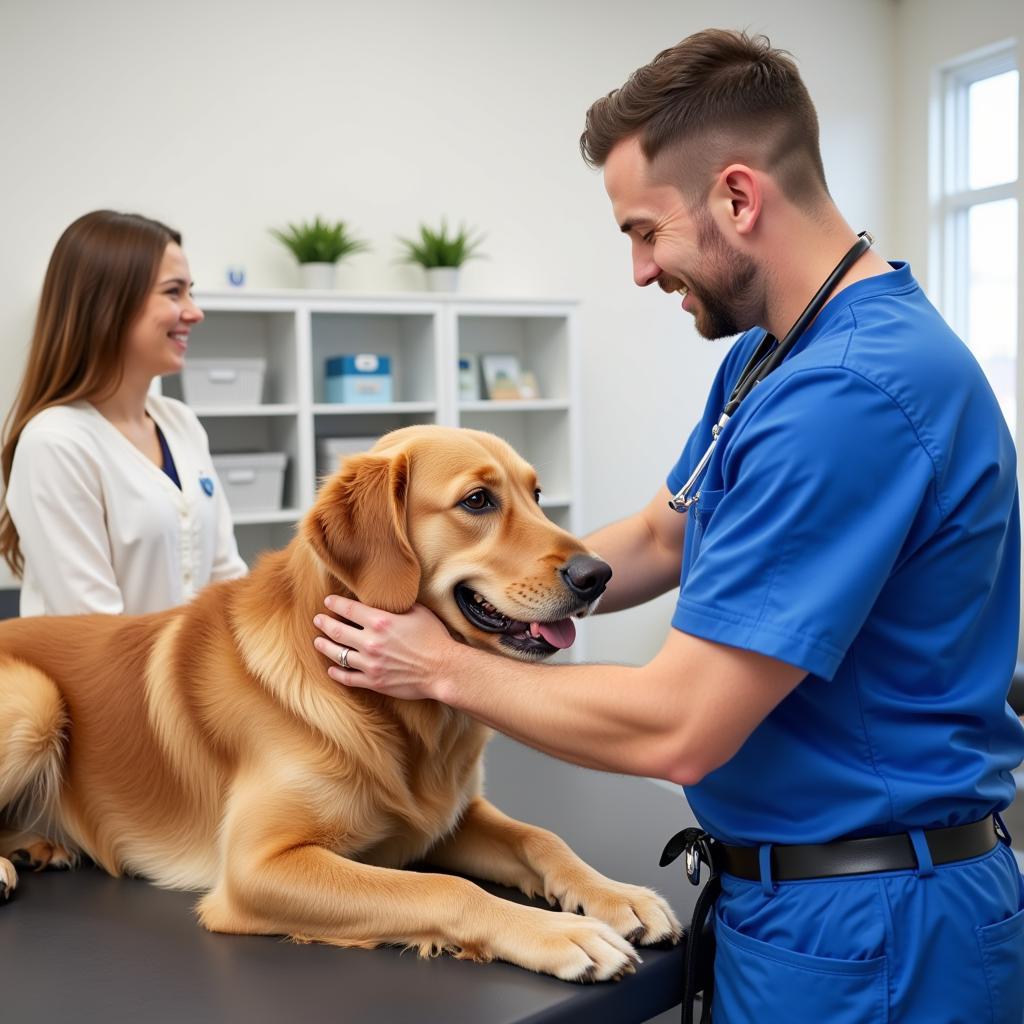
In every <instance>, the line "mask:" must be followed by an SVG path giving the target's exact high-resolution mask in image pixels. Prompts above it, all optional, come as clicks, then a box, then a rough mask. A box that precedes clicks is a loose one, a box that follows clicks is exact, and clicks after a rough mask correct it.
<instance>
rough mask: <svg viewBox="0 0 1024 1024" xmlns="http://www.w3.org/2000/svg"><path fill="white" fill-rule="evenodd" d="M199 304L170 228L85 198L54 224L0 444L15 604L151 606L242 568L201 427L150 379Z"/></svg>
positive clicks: (65, 611)
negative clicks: (75, 212) (93, 205)
mask: <svg viewBox="0 0 1024 1024" xmlns="http://www.w3.org/2000/svg"><path fill="white" fill-rule="evenodd" d="M202 319H203V314H202V311H201V310H200V309H199V308H198V307H197V306H196V304H195V303H194V302H193V301H192V296H191V276H190V273H189V268H188V263H187V261H186V259H185V254H184V253H183V251H182V249H181V236H180V235H179V234H178V232H176V231H173V230H172V229H171V228H168V227H167V226H166V225H164V224H161V223H159V222H158V221H155V220H150V219H149V218H146V217H141V216H139V215H137V214H123V213H115V212H113V211H110V210H97V211H94V212H93V213H88V214H86V215H85V216H83V217H80V218H79V219H78V220H76V221H75V222H74V223H73V224H71V225H70V227H68V228H67V229H66V230H65V232H64V233H63V235H61V237H60V239H59V241H58V242H57V245H56V248H55V249H54V251H53V255H52V256H51V258H50V263H49V266H48V268H47V271H46V277H45V279H44V282H43V293H42V297H41V299H40V303H39V313H38V316H37V318H36V325H35V331H34V334H33V338H32V344H31V347H30V349H29V355H28V364H27V366H26V370H25V375H24V378H23V380H22V382H21V387H20V389H19V391H18V395H17V398H16V400H15V403H14V406H13V407H12V409H11V411H10V413H9V414H8V417H7V420H6V422H5V424H4V435H3V448H2V452H0V468H2V470H3V477H4V481H5V482H6V485H7V489H6V494H5V495H4V503H3V505H2V506H0V555H2V556H3V558H4V559H5V561H6V562H7V564H8V565H9V566H10V567H11V569H12V571H13V572H14V573H15V574H16V575H17V576H20V577H21V579H22V590H21V614H22V615H44V614H45V615H69V614H78V613H82V612H108V613H119V612H126V613H129V614H138V613H143V612H150V611H158V610H161V609H163V608H168V607H172V606H174V605H177V604H182V603H183V602H185V601H187V600H189V599H190V598H191V597H192V596H193V594H195V592H196V591H197V590H199V589H200V588H201V587H202V586H204V585H205V584H206V583H208V582H210V581H211V580H215V579H227V578H230V577H232V576H239V575H242V574H243V573H244V572H245V571H246V567H245V563H244V562H243V561H242V560H241V558H240V557H239V554H238V549H237V546H236V544H235V539H234V534H233V532H232V527H231V515H230V512H229V509H228V505H227V502H226V500H225V498H224V495H223V493H222V491H221V488H220V484H219V481H218V480H217V477H216V474H215V473H214V471H213V466H212V463H211V459H210V451H209V442H208V440H207V437H206V432H205V431H204V430H203V428H202V426H201V425H200V423H199V420H198V419H197V418H196V416H195V414H194V413H193V412H192V411H191V410H190V409H189V408H188V407H187V406H185V405H183V404H182V403H181V402H177V401H175V400H173V399H170V398H165V397H162V396H160V395H155V394H152V393H151V390H150V387H151V384H152V382H153V380H154V378H156V377H158V376H161V375H162V374H168V373H177V372H179V371H180V370H181V368H182V366H183V365H184V360H185V352H186V349H187V348H188V338H189V332H190V330H191V328H192V327H193V326H194V325H196V324H198V323H199V322H200V321H201V320H202Z"/></svg>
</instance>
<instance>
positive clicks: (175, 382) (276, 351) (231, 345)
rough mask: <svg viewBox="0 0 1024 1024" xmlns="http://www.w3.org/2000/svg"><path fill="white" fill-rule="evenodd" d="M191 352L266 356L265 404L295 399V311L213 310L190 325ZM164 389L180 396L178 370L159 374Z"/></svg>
mask: <svg viewBox="0 0 1024 1024" xmlns="http://www.w3.org/2000/svg"><path fill="white" fill-rule="evenodd" d="M189 351H190V353H191V354H192V355H193V356H195V357H196V358H197V359H199V358H202V359H216V358H220V359H252V358H261V359H265V360H266V363H267V369H266V374H265V376H264V380H263V401H264V402H265V403H266V404H267V405H276V404H286V405H292V404H294V403H296V402H298V396H299V388H298V371H297V368H296V367H297V363H296V349H295V314H294V313H291V312H279V313H271V312H262V311H260V312H255V311H240V310H215V311H212V312H209V313H207V314H206V317H205V319H204V320H203V322H202V323H200V324H196V326H195V327H193V328H192V339H191V341H190V345H189ZM161 387H162V390H163V393H164V394H165V395H168V396H169V397H171V398H177V399H182V390H181V374H178V373H176V374H172V375H170V376H167V377H163V378H162V384H161Z"/></svg>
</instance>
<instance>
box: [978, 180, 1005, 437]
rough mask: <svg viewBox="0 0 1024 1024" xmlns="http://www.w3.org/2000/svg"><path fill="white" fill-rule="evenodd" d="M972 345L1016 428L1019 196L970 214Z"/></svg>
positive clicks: (986, 206)
mask: <svg viewBox="0 0 1024 1024" xmlns="http://www.w3.org/2000/svg"><path fill="white" fill-rule="evenodd" d="M967 259H968V282H967V338H966V341H967V344H968V345H969V346H970V347H971V351H972V352H973V353H974V354H975V356H976V357H977V359H978V362H980V363H981V366H982V369H984V371H985V374H986V375H987V376H988V379H989V383H990V384H991V385H992V390H993V391H994V392H995V393H996V398H997V399H998V400H999V405H1000V406H1001V407H1002V410H1003V414H1004V415H1005V416H1006V422H1007V423H1009V425H1010V431H1011V432H1014V428H1015V424H1016V416H1017V414H1016V409H1017V406H1016V391H1017V387H1016V384H1017V358H1016V357H1017V200H1016V199H1003V200H1000V201H999V202H997V203H981V204H979V205H978V206H972V207H970V209H969V210H968V213H967Z"/></svg>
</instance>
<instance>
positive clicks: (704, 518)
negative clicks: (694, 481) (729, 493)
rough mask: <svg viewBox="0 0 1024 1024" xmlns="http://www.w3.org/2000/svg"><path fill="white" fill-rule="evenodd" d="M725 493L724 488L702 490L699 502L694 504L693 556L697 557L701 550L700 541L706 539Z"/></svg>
mask: <svg viewBox="0 0 1024 1024" xmlns="http://www.w3.org/2000/svg"><path fill="white" fill-rule="evenodd" d="M723 494H725V491H724V490H720V491H705V490H701V492H700V498H698V499H697V504H696V505H695V506H694V515H693V526H694V530H693V541H692V542H691V543H692V545H693V547H692V549H691V550H692V551H693V557H696V555H697V552H698V551H699V550H700V543H701V541H702V540H703V539H704V533H705V531H706V530H707V528H708V524H709V523H710V522H711V517H712V516H713V515H714V514H715V509H716V508H718V503H719V502H720V501H721V500H722V495H723Z"/></svg>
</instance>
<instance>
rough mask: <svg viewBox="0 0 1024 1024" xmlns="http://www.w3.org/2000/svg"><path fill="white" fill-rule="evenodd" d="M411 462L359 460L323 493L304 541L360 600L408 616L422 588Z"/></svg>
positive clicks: (402, 456)
mask: <svg viewBox="0 0 1024 1024" xmlns="http://www.w3.org/2000/svg"><path fill="white" fill-rule="evenodd" d="M408 493H409V456H408V455H407V453H406V452H404V451H400V452H396V453H395V454H394V455H374V454H372V453H368V454H365V455H353V456H350V457H349V458H347V459H346V460H345V461H344V462H343V463H342V466H341V469H340V470H339V471H338V472H337V473H335V474H334V476H332V477H330V478H329V479H328V481H327V482H326V483H325V484H324V485H323V487H322V488H321V489H320V493H319V494H318V495H317V499H316V502H315V503H314V504H313V508H312V509H311V510H310V512H309V514H308V515H307V516H306V518H305V519H304V520H303V523H302V536H303V537H304V538H305V540H306V541H307V542H308V543H309V544H310V546H311V547H312V548H313V550H314V551H315V552H316V554H317V557H318V558H319V559H320V561H321V562H322V563H323V564H324V566H325V567H326V568H327V570H328V571H329V572H331V573H332V574H333V575H335V576H337V578H338V579H339V580H341V582H342V583H343V584H344V585H345V586H346V587H348V589H349V590H351V591H352V593H353V594H355V596H356V599H357V600H359V601H362V602H363V603H364V604H369V605H372V606H373V607H375V608H383V609H384V610H385V611H389V612H405V611H408V610H409V609H410V608H411V607H412V606H413V604H414V603H415V601H416V595H417V594H418V593H419V587H420V564H419V560H418V559H417V558H416V555H415V553H414V552H413V550H412V547H411V546H410V544H409V535H408V531H407V529H406V503H407V498H408Z"/></svg>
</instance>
